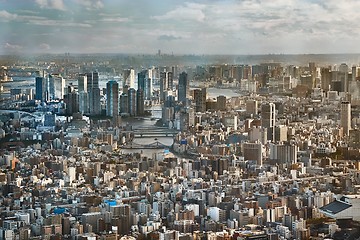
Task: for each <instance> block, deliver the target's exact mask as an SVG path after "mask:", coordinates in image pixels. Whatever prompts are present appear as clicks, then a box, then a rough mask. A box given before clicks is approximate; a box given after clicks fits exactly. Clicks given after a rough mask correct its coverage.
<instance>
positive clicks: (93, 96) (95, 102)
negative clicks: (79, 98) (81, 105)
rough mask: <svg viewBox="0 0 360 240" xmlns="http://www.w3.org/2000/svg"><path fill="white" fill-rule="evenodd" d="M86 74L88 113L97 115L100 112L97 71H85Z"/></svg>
mask: <svg viewBox="0 0 360 240" xmlns="http://www.w3.org/2000/svg"><path fill="white" fill-rule="evenodd" d="M86 76H87V87H88V92H89V114H90V115H99V114H100V113H101V104H100V88H99V73H97V72H93V73H87V74H86Z"/></svg>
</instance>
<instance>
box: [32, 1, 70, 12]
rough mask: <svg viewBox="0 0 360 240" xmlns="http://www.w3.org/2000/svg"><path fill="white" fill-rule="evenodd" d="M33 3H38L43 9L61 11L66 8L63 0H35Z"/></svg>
mask: <svg viewBox="0 0 360 240" xmlns="http://www.w3.org/2000/svg"><path fill="white" fill-rule="evenodd" d="M35 3H36V4H38V5H39V7H40V8H45V9H56V10H61V11H64V10H65V9H66V8H65V4H64V2H63V0H35Z"/></svg>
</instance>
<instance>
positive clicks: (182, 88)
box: [178, 72, 190, 105]
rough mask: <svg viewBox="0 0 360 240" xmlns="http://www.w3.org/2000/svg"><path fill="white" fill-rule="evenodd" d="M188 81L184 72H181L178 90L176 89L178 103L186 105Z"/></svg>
mask: <svg viewBox="0 0 360 240" xmlns="http://www.w3.org/2000/svg"><path fill="white" fill-rule="evenodd" d="M189 89H190V86H189V80H188V75H187V73H186V72H182V73H180V75H179V88H178V101H179V102H182V103H183V104H184V105H186V102H187V99H188V97H189Z"/></svg>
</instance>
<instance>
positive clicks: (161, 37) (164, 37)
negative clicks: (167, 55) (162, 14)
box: [158, 35, 181, 41]
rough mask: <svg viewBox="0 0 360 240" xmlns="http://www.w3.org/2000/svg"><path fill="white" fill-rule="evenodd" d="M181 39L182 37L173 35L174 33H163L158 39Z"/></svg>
mask: <svg viewBox="0 0 360 240" xmlns="http://www.w3.org/2000/svg"><path fill="white" fill-rule="evenodd" d="M178 39H181V37H177V36H173V35H161V36H159V37H158V40H161V41H173V40H178Z"/></svg>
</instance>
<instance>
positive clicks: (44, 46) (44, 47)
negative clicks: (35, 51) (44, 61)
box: [39, 43, 50, 51]
mask: <svg viewBox="0 0 360 240" xmlns="http://www.w3.org/2000/svg"><path fill="white" fill-rule="evenodd" d="M39 48H40V50H43V51H47V50H50V45H49V44H47V43H41V44H40V45H39Z"/></svg>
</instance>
